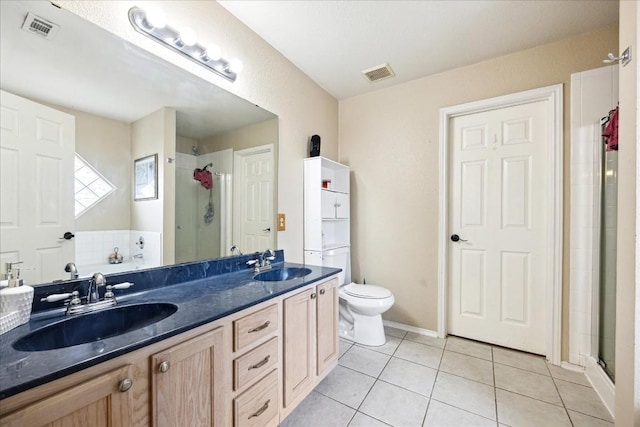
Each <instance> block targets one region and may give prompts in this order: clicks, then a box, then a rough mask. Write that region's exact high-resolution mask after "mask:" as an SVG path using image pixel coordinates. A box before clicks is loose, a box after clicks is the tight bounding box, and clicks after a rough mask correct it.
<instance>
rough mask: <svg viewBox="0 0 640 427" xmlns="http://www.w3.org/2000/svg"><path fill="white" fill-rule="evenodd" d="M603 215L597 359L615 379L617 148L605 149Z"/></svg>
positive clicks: (601, 219) (602, 193) (601, 221)
mask: <svg viewBox="0 0 640 427" xmlns="http://www.w3.org/2000/svg"><path fill="white" fill-rule="evenodd" d="M601 189H602V191H601V198H600V200H601V202H600V203H601V210H600V212H601V215H600V289H599V295H600V303H599V305H600V307H599V328H598V335H599V337H598V338H599V339H598V363H599V364H600V366H602V369H604V371H605V372H606V373H607V375H609V377H610V378H611V380H612V381H614V382H615V346H616V341H615V338H616V337H615V334H616V258H617V256H616V254H617V249H616V243H617V236H616V235H617V230H618V227H617V215H618V152H617V151H605V152H604V153H603V162H602V187H601Z"/></svg>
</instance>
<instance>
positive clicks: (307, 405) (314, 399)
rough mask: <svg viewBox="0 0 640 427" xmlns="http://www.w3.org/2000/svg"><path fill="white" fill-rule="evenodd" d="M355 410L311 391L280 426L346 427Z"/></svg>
mask: <svg viewBox="0 0 640 427" xmlns="http://www.w3.org/2000/svg"><path fill="white" fill-rule="evenodd" d="M355 412H356V411H355V409H352V408H349V407H348V406H345V405H343V404H341V403H338V402H336V401H335V400H333V399H330V398H328V397H326V396H323V395H321V394H320V393H316V392H315V391H312V392H311V394H309V396H307V397H306V398H305V399H304V400H303V401H302V402H301V403H300V405H298V407H297V408H296V409H295V410H294V411H293V412H292V413H290V414H289V416H288V417H287V418H285V420H284V421H283V422H282V423H280V427H300V426H304V427H327V426H331V427H343V426H344V427H346V426H347V425H348V424H349V421H351V418H353V415H354V414H355Z"/></svg>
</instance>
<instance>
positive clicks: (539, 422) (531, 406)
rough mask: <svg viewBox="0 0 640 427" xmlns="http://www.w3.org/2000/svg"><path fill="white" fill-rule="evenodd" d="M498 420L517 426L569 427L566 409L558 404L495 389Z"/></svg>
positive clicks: (569, 422)
mask: <svg viewBox="0 0 640 427" xmlns="http://www.w3.org/2000/svg"><path fill="white" fill-rule="evenodd" d="M496 401H497V402H498V421H500V422H501V423H504V424H507V425H509V426H517V427H540V426H553V427H571V421H569V416H568V415H567V411H565V409H564V408H562V407H560V406H555V405H552V404H550V403H546V402H542V401H540V400H536V399H532V398H530V397H526V396H521V395H519V394H515V393H511V392H508V391H505V390H500V389H497V390H496Z"/></svg>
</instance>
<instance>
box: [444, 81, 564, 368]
mask: <svg viewBox="0 0 640 427" xmlns="http://www.w3.org/2000/svg"><path fill="white" fill-rule="evenodd" d="M562 87H563V85H562V84H557V85H552V86H546V87H542V88H538V89H532V90H527V91H524V92H517V93H512V94H509V95H504V96H498V97H495V98H489V99H483V100H480V101H474V102H469V103H466V104H460V105H454V106H451V107H445V108H441V109H440V135H439V147H438V148H439V150H440V163H439V167H440V174H439V194H440V198H439V199H440V200H439V209H438V210H439V216H438V336H439V337H441V338H444V337H446V335H447V327H448V325H447V318H448V316H447V315H448V313H447V307H448V305H447V304H448V285H449V283H448V282H449V277H448V276H449V274H448V265H449V253H448V244H449V243H448V242H449V239H448V236H449V232H450V230H449V199H450V194H449V166H450V165H449V161H450V159H449V157H450V156H449V148H448V146H449V137H450V132H449V122H450V121H451V119H453V118H455V117H457V116H461V115H466V114H474V113H480V112H484V111H489V110H495V109H499V108H505V107H513V106H516V105H521V104H527V103H531V102H537V101H549V104H548V105H549V112H548V120H549V135H548V141H549V144H550V147H549V150H548V157H547V164H548V165H549V178H550V179H549V184H548V188H547V218H548V219H549V228H548V230H547V235H546V247H547V250H548V253H549V254H550V256H549V262H548V264H547V271H546V274H545V278H546V283H547V286H546V301H545V303H546V304H545V305H546V314H545V319H546V324H545V328H546V332H545V334H546V357H547V360H549V361H550V362H551V363H552V364H554V365H559V364H560V351H561V339H562V232H563V223H562V213H563V163H562V162H563V149H564V146H563V122H562V114H563V107H562Z"/></svg>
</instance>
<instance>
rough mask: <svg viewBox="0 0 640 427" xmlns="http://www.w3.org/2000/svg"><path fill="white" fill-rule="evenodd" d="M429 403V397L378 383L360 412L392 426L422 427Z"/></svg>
mask: <svg viewBox="0 0 640 427" xmlns="http://www.w3.org/2000/svg"><path fill="white" fill-rule="evenodd" d="M428 402H429V399H428V398H427V397H424V396H421V395H419V394H417V393H413V392H411V391H408V390H405V389H403V388H400V387H397V386H395V385H393V384H388V383H386V382H384V381H376V383H375V384H374V385H373V388H372V389H371V391H370V392H369V394H368V395H367V397H366V399H365V400H364V402H362V405H361V406H360V409H359V411H360V412H362V413H364V414H366V415H369V416H371V417H373V418H375V419H378V420H380V421H383V422H385V423H387V424H391V425H392V426H398V427H420V426H421V425H422V421H423V419H424V415H425V413H426V411H427V403H428ZM327 425H329V424H327Z"/></svg>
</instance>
